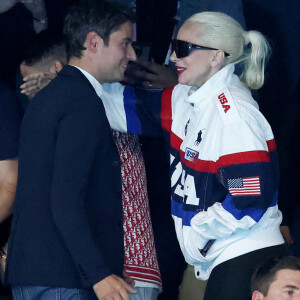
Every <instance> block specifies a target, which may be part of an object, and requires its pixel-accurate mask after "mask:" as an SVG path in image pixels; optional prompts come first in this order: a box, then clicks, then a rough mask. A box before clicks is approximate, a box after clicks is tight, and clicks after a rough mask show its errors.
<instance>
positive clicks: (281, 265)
mask: <svg viewBox="0 0 300 300" xmlns="http://www.w3.org/2000/svg"><path fill="white" fill-rule="evenodd" d="M285 269H288V270H293V271H300V259H299V258H298V257H294V256H286V257H275V258H271V259H269V260H267V261H265V262H264V263H263V264H262V265H261V266H259V267H258V268H257V269H256V271H255V272H254V274H253V276H252V279H251V292H252V293H253V292H254V291H259V292H260V293H262V294H263V295H264V296H267V294H268V291H269V288H270V285H271V284H272V282H274V281H275V280H276V275H277V272H278V271H281V270H285Z"/></svg>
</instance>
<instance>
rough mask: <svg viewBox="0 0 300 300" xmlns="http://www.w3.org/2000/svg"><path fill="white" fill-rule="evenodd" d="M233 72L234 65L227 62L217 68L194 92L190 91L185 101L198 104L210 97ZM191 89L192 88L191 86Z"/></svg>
mask: <svg viewBox="0 0 300 300" xmlns="http://www.w3.org/2000/svg"><path fill="white" fill-rule="evenodd" d="M233 72H234V65H233V64H229V65H227V66H225V67H224V68H222V69H221V70H219V71H218V72H217V73H216V74H214V75H213V76H212V77H211V78H209V79H208V80H207V81H206V82H205V83H204V84H203V85H202V86H201V87H200V88H198V89H197V90H196V91H195V92H194V93H192V94H191V95H190V96H189V97H188V98H187V99H186V100H185V101H186V102H188V103H191V104H192V105H194V106H198V105H199V104H200V103H201V102H203V101H204V100H205V99H207V98H210V96H211V95H213V94H214V92H215V91H216V88H218V86H219V85H220V84H221V83H223V82H226V81H227V80H228V79H229V78H230V77H231V76H232V74H233ZM191 89H193V88H191Z"/></svg>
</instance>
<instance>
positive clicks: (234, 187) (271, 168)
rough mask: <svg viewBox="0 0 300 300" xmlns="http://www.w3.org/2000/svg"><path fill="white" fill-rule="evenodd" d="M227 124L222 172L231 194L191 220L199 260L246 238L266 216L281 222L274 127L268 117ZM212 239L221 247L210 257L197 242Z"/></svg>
mask: <svg viewBox="0 0 300 300" xmlns="http://www.w3.org/2000/svg"><path fill="white" fill-rule="evenodd" d="M258 114H259V113H258ZM223 125H224V126H223V129H222V130H221V133H222V134H221V135H220V143H219V144H218V149H219V153H220V155H219V157H218V159H217V160H216V165H217V174H216V176H217V179H218V182H219V184H222V185H223V186H224V187H225V189H226V191H227V193H226V195H225V197H224V199H223V200H222V201H220V202H216V203H214V204H213V205H212V206H211V207H209V208H208V209H207V211H202V212H199V213H198V214H196V215H195V216H194V217H193V218H192V220H191V227H192V230H191V235H190V237H189V240H188V241H187V245H186V246H187V249H188V250H189V252H190V253H191V254H192V256H194V258H196V259H197V261H207V260H212V259H214V258H215V257H216V256H217V255H218V254H219V253H220V251H222V249H224V247H226V245H227V244H230V243H232V242H234V241H236V240H238V239H240V238H242V237H243V235H245V234H247V231H249V230H251V228H252V227H253V226H255V224H257V223H258V222H260V220H262V219H263V220H262V222H265V220H266V219H267V220H268V221H267V222H270V223H272V222H274V224H275V223H276V224H278V223H280V221H281V214H280V212H278V207H277V187H278V179H279V168H278V161H277V150H276V144H275V141H274V138H273V134H272V131H271V128H270V126H269V125H268V124H267V122H266V121H265V119H264V118H263V117H262V118H258V119H256V118H252V117H250V118H248V117H246V118H237V120H235V121H234V122H232V123H230V124H223ZM271 220H272V221H271ZM278 225H279V224H278ZM271 226H272V225H271ZM209 240H216V242H215V244H216V245H214V247H213V248H214V249H213V248H212V250H211V252H210V253H209V252H208V255H207V256H206V258H204V257H203V256H202V255H201V254H200V253H199V251H198V252H197V251H195V246H193V245H192V243H195V241H197V243H196V244H197V247H198V249H202V248H203V246H204V245H205V244H206V243H207V242H208V241H209ZM192 241H193V242H192ZM218 241H220V243H217V242H218ZM217 245H220V247H222V249H219V248H218V246H217ZM196 253H197V254H196ZM195 254H196V257H195Z"/></svg>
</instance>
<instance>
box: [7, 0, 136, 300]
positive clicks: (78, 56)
mask: <svg viewBox="0 0 300 300" xmlns="http://www.w3.org/2000/svg"><path fill="white" fill-rule="evenodd" d="M64 31H65V34H66V36H67V39H68V47H67V49H68V57H69V65H67V66H65V67H64V68H63V70H62V71H61V72H60V73H59V74H58V76H57V77H56V78H55V79H54V80H53V81H52V82H51V83H50V84H49V85H48V86H47V87H46V88H44V89H43V90H42V91H41V92H40V93H39V94H38V95H37V97H35V98H34V99H33V100H32V101H31V103H30V105H29V107H28V109H27V111H26V114H25V117H24V120H23V124H22V129H21V143H20V157H19V179H18V187H17V196H16V202H15V210H14V217H13V223H12V229H11V236H10V242H9V250H8V251H9V256H8V261H7V273H6V278H7V281H8V282H9V283H10V284H11V285H12V290H13V294H14V298H15V299H41V300H44V299H56V297H57V295H60V299H71V298H72V297H75V295H78V294H79V295H80V299H97V297H98V299H101V300H102V299H103V300H105V299H126V300H129V295H128V293H129V292H130V293H134V292H135V291H134V290H133V289H132V288H131V287H130V286H129V285H127V284H126V283H125V282H124V281H123V280H122V279H121V278H120V277H121V276H122V268H123V259H124V250H123V249H124V246H123V228H122V225H123V224H122V196H121V192H122V191H121V174H120V159H119V155H118V151H117V149H116V146H115V144H114V141H113V139H112V136H111V131H110V126H109V123H108V120H107V118H106V115H105V110H104V107H103V104H102V101H101V93H102V86H101V83H104V82H113V81H119V80H122V78H123V75H124V71H125V69H126V66H127V63H128V61H129V60H135V59H136V56H135V53H134V50H133V48H132V46H131V37H132V19H131V17H130V16H129V15H128V13H127V12H126V11H124V10H122V9H120V8H118V7H116V6H113V5H111V4H108V3H106V2H103V1H92V0H85V1H79V2H78V3H77V4H76V5H75V6H74V7H73V8H72V9H70V11H69V13H68V15H67V17H66V21H65V26H64ZM95 294H96V295H95ZM96 296H97V297H96ZM24 297H25V298H24ZM26 297H28V298H26ZM72 299H73V298H72Z"/></svg>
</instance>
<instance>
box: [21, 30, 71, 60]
mask: <svg viewBox="0 0 300 300" xmlns="http://www.w3.org/2000/svg"><path fill="white" fill-rule="evenodd" d="M55 60H59V61H61V62H62V63H63V64H66V63H67V57H66V45H65V40H64V37H63V35H62V34H60V33H57V32H51V31H49V30H47V29H46V30H43V31H41V32H40V33H38V34H37V35H36V36H35V37H34V38H33V39H32V40H30V43H28V46H27V47H25V49H24V51H23V53H22V62H23V63H25V64H26V65H27V66H33V65H36V64H38V65H41V66H43V65H45V66H46V65H49V64H50V65H51V64H52V63H53V61H55Z"/></svg>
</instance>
